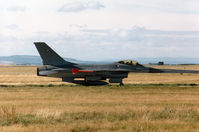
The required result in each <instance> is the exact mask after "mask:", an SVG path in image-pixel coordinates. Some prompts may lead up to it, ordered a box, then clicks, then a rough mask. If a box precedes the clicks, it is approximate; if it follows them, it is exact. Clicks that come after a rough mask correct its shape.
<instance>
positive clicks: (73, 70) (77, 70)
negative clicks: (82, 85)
mask: <svg viewBox="0 0 199 132" xmlns="http://www.w3.org/2000/svg"><path fill="white" fill-rule="evenodd" d="M78 72H87V73H92V72H94V71H86V70H85V71H84V70H79V69H77V68H73V69H72V73H73V74H76V73H78Z"/></svg>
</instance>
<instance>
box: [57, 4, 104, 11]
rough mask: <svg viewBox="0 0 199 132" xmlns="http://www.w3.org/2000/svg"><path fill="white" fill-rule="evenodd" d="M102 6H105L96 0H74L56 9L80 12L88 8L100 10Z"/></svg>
mask: <svg viewBox="0 0 199 132" xmlns="http://www.w3.org/2000/svg"><path fill="white" fill-rule="evenodd" d="M104 7H105V6H104V5H102V4H101V3H100V2H98V1H89V2H80V1H76V2H72V3H68V4H65V5H64V6H62V7H61V8H60V9H58V11H59V12H81V11H84V10H88V9H90V10H100V9H102V8H104Z"/></svg>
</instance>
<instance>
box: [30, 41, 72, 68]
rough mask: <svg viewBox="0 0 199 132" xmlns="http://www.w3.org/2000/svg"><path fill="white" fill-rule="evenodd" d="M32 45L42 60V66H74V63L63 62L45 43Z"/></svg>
mask: <svg viewBox="0 0 199 132" xmlns="http://www.w3.org/2000/svg"><path fill="white" fill-rule="evenodd" d="M34 44H35V46H36V48H37V50H38V52H39V54H40V56H41V58H42V60H43V65H54V66H58V65H75V64H74V63H71V62H68V61H65V60H64V59H63V58H62V57H60V56H59V55H58V54H57V53H56V52H55V51H54V50H52V49H51V48H50V47H49V46H48V45H47V44H46V43H44V42H34Z"/></svg>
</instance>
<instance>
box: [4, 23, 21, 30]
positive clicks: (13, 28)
mask: <svg viewBox="0 0 199 132" xmlns="http://www.w3.org/2000/svg"><path fill="white" fill-rule="evenodd" d="M5 27H6V28H7V29H10V30H16V29H18V28H19V26H18V25H16V24H10V25H7V26H5Z"/></svg>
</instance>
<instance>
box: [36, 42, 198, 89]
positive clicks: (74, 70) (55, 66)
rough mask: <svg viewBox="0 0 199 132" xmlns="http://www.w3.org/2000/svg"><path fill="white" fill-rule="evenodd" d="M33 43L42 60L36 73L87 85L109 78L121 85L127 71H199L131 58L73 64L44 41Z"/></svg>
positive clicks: (110, 80) (111, 81)
mask: <svg viewBox="0 0 199 132" xmlns="http://www.w3.org/2000/svg"><path fill="white" fill-rule="evenodd" d="M34 44H35V46H36V48H37V50H38V52H39V54H40V56H41V58H42V60H43V66H41V67H38V68H37V75H38V76H47V77H58V78H62V81H65V82H72V83H77V81H76V80H75V79H76V78H83V79H84V81H83V83H84V84H86V85H89V84H90V83H92V82H96V81H105V80H106V79H109V83H119V84H120V85H123V79H124V78H127V77H128V73H129V72H136V73H199V71H193V70H175V69H155V68H151V67H146V66H143V65H141V64H139V63H138V62H136V61H132V60H124V61H119V62H114V63H110V64H96V65H85V64H75V63H72V62H68V61H65V60H64V59H63V58H62V57H60V56H59V55H58V54H57V53H56V52H55V51H54V50H52V49H51V48H50V47H49V46H48V45H47V44H46V43H44V42H35V43H34Z"/></svg>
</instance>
